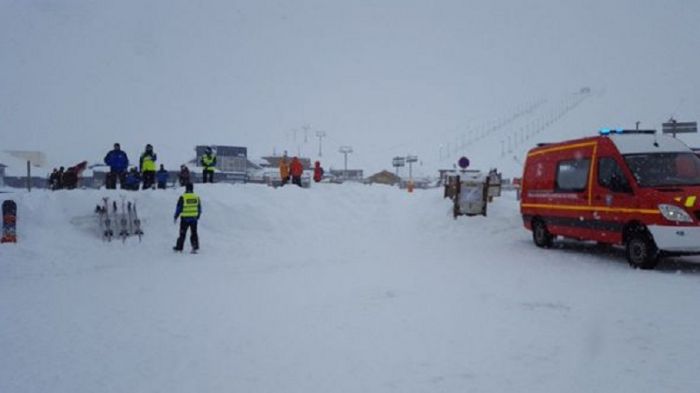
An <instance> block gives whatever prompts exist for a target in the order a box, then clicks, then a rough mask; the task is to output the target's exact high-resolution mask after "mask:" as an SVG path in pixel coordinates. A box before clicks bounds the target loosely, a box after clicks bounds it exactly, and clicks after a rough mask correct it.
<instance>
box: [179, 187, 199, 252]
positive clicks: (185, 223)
mask: <svg viewBox="0 0 700 393" xmlns="http://www.w3.org/2000/svg"><path fill="white" fill-rule="evenodd" d="M201 215H202V202H201V201H200V199H199V196H198V195H197V194H195V193H194V186H193V185H192V183H188V184H187V185H186V186H185V193H184V194H182V195H181V196H180V198H179V199H178V200H177V207H176V208H175V217H174V221H175V223H177V218H178V217H180V236H179V237H178V238H177V243H175V247H173V250H175V251H178V252H180V251H182V248H183V246H184V245H185V237H186V236H187V229H190V244H191V245H192V252H193V253H196V252H197V250H199V236H198V234H197V222H198V221H199V217H200V216H201Z"/></svg>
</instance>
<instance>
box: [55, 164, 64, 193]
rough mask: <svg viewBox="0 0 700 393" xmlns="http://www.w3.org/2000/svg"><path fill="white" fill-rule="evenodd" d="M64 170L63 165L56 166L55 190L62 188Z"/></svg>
mask: <svg viewBox="0 0 700 393" xmlns="http://www.w3.org/2000/svg"><path fill="white" fill-rule="evenodd" d="M65 171H66V168H64V167H60V168H58V173H56V189H57V190H62V189H63V173H64V172H65Z"/></svg>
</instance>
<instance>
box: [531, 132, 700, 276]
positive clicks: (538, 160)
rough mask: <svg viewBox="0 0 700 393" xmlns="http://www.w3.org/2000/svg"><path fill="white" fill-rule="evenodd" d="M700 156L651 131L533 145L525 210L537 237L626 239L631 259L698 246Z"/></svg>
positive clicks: (649, 259)
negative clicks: (534, 146)
mask: <svg viewBox="0 0 700 393" xmlns="http://www.w3.org/2000/svg"><path fill="white" fill-rule="evenodd" d="M699 196H700V158H698V156H697V155H696V154H694V152H693V151H692V150H691V149H690V148H689V147H688V146H687V145H685V144H684V143H683V142H682V141H680V140H678V139H675V138H671V137H668V136H665V135H657V134H655V133H654V131H636V130H633V131H627V130H601V132H600V135H598V136H594V137H590V138H583V139H577V140H571V141H566V142H561V143H554V144H546V145H539V146H538V147H536V148H534V149H532V150H530V151H529V152H528V155H527V160H526V162H525V170H524V173H523V178H522V190H521V201H520V211H521V213H522V217H523V221H524V224H525V227H526V228H528V229H530V230H531V231H532V238H533V241H534V243H535V244H536V245H537V246H539V247H550V246H551V245H552V242H553V240H554V239H556V237H557V236H561V237H566V238H573V239H578V240H590V241H596V242H599V243H603V244H619V245H624V246H625V252H626V256H627V260H628V261H629V263H630V265H632V266H634V267H638V268H642V269H653V268H654V267H655V266H656V264H657V261H658V258H659V257H660V256H664V255H689V254H698V253H700V198H698V197H699Z"/></svg>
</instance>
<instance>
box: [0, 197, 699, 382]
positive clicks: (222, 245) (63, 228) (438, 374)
mask: <svg viewBox="0 0 700 393" xmlns="http://www.w3.org/2000/svg"><path fill="white" fill-rule="evenodd" d="M195 191H197V192H199V193H200V195H201V197H202V200H203V217H202V220H201V223H200V235H201V248H202V249H201V253H200V254H198V255H190V254H174V253H173V252H172V250H171V247H172V246H173V244H174V241H175V237H176V232H177V228H176V226H175V225H174V224H173V220H172V215H173V210H174V205H175V201H176V198H177V196H178V195H179V192H178V191H177V190H168V191H161V192H156V191H152V192H139V193H131V194H128V196H129V197H130V198H137V199H138V204H139V211H140V214H141V216H142V218H143V220H144V229H145V231H146V235H145V237H144V239H143V242H142V243H139V242H138V240H136V239H129V240H128V241H127V243H126V244H122V243H121V242H120V241H113V242H111V243H107V242H103V241H102V240H101V238H100V237H99V236H98V235H97V234H96V233H95V231H94V228H93V227H92V225H93V224H92V223H91V220H92V216H91V215H92V211H93V209H94V206H95V204H97V202H98V201H99V199H100V198H101V197H102V196H104V195H109V196H110V197H112V198H118V197H119V195H120V194H119V192H105V191H90V190H87V191H74V192H69V191H59V192H53V193H51V192H32V193H15V194H3V195H2V196H3V197H7V196H8V195H9V196H11V197H13V198H15V199H16V200H17V202H18V205H19V224H18V230H19V243H18V244H16V245H7V244H5V245H2V246H0V354H1V355H0V392H4V393H25V392H54V393H61V392H65V393H79V392H86V393H88V392H115V393H116V392H132V393H135V392H168V393H177V392H183V393H190V392H299V393H302V392H303V393H308V392H324V393H325V392H402V393H405V392H553V393H554V392H697V391H699V390H700V379H698V378H697V370H698V369H700V358H698V353H700V342H699V341H698V340H697V332H698V331H700V317H698V312H697V310H698V308H699V306H700V285H699V283H700V275H699V274H700V269H698V266H697V265H695V264H694V263H692V262H693V261H697V259H692V258H687V259H678V260H673V261H670V262H665V263H663V264H662V265H661V266H660V268H659V269H658V270H656V271H637V270H633V269H630V268H629V267H628V266H627V264H626V263H625V261H624V259H623V257H622V255H621V252H619V251H616V250H613V251H602V250H599V249H597V248H596V247H595V246H592V245H578V244H575V243H565V244H564V245H561V246H559V247H557V248H555V249H552V250H542V249H538V248H536V247H535V246H534V245H533V244H532V242H531V240H530V234H529V232H527V231H526V230H524V229H523V228H522V224H521V220H520V217H519V215H518V207H517V202H516V201H515V198H514V195H512V194H506V195H505V196H503V197H501V198H498V199H496V200H495V202H494V203H493V204H491V205H490V206H489V216H488V217H474V218H460V219H458V220H453V219H452V217H451V215H450V213H451V210H450V205H449V202H448V201H447V200H444V199H442V191H441V190H430V191H421V192H415V193H414V194H408V193H405V192H402V191H400V190H398V189H395V188H388V187H383V186H362V185H342V186H337V185H320V186H314V187H313V188H311V189H307V190H302V189H298V188H294V187H285V188H283V189H272V188H268V187H264V186H256V185H245V186H229V185H213V186H208V187H204V186H199V187H197V189H196V190H195Z"/></svg>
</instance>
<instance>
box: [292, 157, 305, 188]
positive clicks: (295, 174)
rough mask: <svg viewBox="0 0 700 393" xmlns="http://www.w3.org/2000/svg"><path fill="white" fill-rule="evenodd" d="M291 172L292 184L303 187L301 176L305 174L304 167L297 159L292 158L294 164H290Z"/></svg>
mask: <svg viewBox="0 0 700 393" xmlns="http://www.w3.org/2000/svg"><path fill="white" fill-rule="evenodd" d="M289 172H290V174H291V175H292V183H294V184H296V185H297V186H299V187H301V175H302V174H303V173H304V166H303V165H301V161H299V159H298V158H297V157H294V158H292V163H291V164H289Z"/></svg>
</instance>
